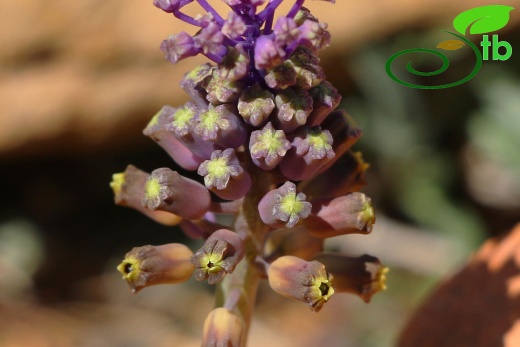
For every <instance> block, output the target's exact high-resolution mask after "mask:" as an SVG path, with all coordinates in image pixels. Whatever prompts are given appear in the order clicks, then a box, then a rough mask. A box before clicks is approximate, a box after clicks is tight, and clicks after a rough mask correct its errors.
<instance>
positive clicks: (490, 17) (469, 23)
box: [386, 5, 514, 89]
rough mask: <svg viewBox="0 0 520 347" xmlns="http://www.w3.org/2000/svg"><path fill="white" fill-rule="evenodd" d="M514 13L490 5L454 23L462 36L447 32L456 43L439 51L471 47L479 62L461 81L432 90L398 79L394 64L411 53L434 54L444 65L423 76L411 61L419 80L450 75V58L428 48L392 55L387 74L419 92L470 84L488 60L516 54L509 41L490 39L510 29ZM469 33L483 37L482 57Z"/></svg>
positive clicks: (446, 44) (442, 45)
mask: <svg viewBox="0 0 520 347" xmlns="http://www.w3.org/2000/svg"><path fill="white" fill-rule="evenodd" d="M512 10H514V7H511V6H505V5H488V6H481V7H476V8H473V9H471V10H467V11H464V12H462V13H461V14H459V15H458V16H457V17H455V19H454V20H453V27H454V28H455V30H456V31H457V32H458V33H454V32H451V31H445V32H446V33H448V34H450V35H451V36H453V37H454V39H451V40H447V41H443V42H441V43H439V44H438V45H437V48H440V49H442V50H445V51H454V50H457V49H460V48H462V47H464V46H468V47H469V48H471V49H472V50H473V52H474V54H475V58H476V62H475V67H474V68H473V70H472V71H471V72H470V73H469V74H468V75H467V76H466V77H464V78H462V79H461V80H458V81H455V82H451V83H446V84H441V85H437V86H428V85H421V84H414V83H409V82H406V81H404V80H402V79H400V78H399V77H397V76H396V75H395V74H394V73H393V72H392V63H393V62H394V60H396V59H397V58H399V57H400V56H402V55H405V54H408V53H417V52H418V53H428V54H433V55H435V56H436V57H438V58H439V59H441V61H442V66H441V67H440V68H438V69H437V70H435V71H431V72H422V71H418V70H416V69H414V68H413V67H412V62H411V61H409V62H408V64H407V65H406V70H407V71H408V72H410V73H412V74H414V75H416V76H426V77H427V76H436V75H439V74H441V73H443V72H444V71H446V70H447V69H448V67H449V65H450V63H449V59H448V57H446V55H445V54H444V53H442V52H440V51H437V50H433V49H427V48H412V49H406V50H404V51H400V52H398V53H396V54H394V55H392V56H391V57H390V58H389V59H388V60H387V61H386V73H387V74H388V76H390V78H392V79H393V80H394V81H396V82H397V83H399V84H402V85H404V86H407V87H410V88H417V89H444V88H451V87H455V86H458V85H460V84H462V83H466V82H467V81H469V80H470V79H472V78H473V77H475V75H476V74H477V73H478V72H479V71H480V68H481V67H482V62H483V61H484V60H489V59H492V60H499V61H505V60H507V59H509V58H511V55H512V54H513V47H511V44H510V43H509V42H506V41H500V40H499V38H498V35H491V36H490V35H488V34H489V33H491V32H493V31H497V30H499V29H502V28H503V27H505V26H506V24H507V23H508V22H509V12H511V11H512ZM468 29H469V34H472V35H483V36H482V41H481V42H480V46H481V47H482V53H481V52H480V49H479V47H477V46H476V45H475V44H474V43H473V42H471V41H470V40H468V39H467V38H466V37H465V35H466V31H467V30H468Z"/></svg>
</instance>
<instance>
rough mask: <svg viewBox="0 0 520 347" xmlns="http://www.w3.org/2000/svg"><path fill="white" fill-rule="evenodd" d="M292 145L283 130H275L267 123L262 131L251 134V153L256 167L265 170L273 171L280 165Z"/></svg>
mask: <svg viewBox="0 0 520 347" xmlns="http://www.w3.org/2000/svg"><path fill="white" fill-rule="evenodd" d="M289 148H291V144H290V142H289V141H287V139H286V138H285V133H284V132H283V131H282V130H275V129H274V128H273V126H272V124H271V123H267V124H266V125H265V126H264V128H263V129H262V130H256V131H253V132H252V133H251V138H250V140H249V151H250V152H251V158H252V159H253V163H255V165H256V166H258V167H260V168H262V169H264V170H272V169H274V168H275V167H276V165H278V164H279V163H280V162H281V161H282V158H283V157H284V155H285V154H286V152H287V150H288V149H289Z"/></svg>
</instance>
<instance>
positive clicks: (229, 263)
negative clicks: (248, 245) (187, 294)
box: [190, 229, 244, 284]
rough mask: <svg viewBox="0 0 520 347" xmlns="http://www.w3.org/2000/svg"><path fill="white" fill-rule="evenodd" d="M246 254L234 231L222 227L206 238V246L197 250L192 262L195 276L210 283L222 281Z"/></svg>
mask: <svg viewBox="0 0 520 347" xmlns="http://www.w3.org/2000/svg"><path fill="white" fill-rule="evenodd" d="M243 256H244V246H243V244H242V241H241V240H240V238H239V236H238V235H237V234H236V233H234V232H233V231H230V230H227V229H220V230H217V231H215V232H214V233H213V234H211V236H210V237H209V238H208V239H207V240H206V242H205V243H204V246H203V247H202V248H201V249H199V250H198V251H197V252H195V255H194V256H193V257H191V259H190V262H191V263H192V264H193V265H195V267H196V269H195V278H196V279H197V280H198V281H204V280H206V279H207V280H208V283H209V284H215V283H218V282H220V281H221V280H222V279H223V278H224V276H226V275H227V274H229V273H232V272H233V270H234V269H235V267H236V266H237V264H238V263H239V262H240V260H242V257H243Z"/></svg>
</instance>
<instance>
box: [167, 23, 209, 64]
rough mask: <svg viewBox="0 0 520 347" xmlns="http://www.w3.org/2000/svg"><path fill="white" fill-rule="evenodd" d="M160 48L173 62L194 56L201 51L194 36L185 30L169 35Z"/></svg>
mask: <svg viewBox="0 0 520 347" xmlns="http://www.w3.org/2000/svg"><path fill="white" fill-rule="evenodd" d="M160 49H161V51H163V52H164V55H165V58H166V59H167V60H169V61H171V62H172V63H173V64H175V63H177V62H178V61H179V60H181V59H184V58H187V57H193V56H196V55H197V54H199V53H200V49H199V48H197V47H195V42H194V41H193V38H192V37H191V36H190V35H189V34H188V33H186V32H184V31H182V32H180V33H178V34H175V35H170V36H168V38H166V40H164V41H163V42H162V43H161V47H160Z"/></svg>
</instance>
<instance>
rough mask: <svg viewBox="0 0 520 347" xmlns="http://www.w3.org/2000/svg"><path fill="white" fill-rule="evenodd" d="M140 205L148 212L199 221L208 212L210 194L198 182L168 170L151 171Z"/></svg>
mask: <svg viewBox="0 0 520 347" xmlns="http://www.w3.org/2000/svg"><path fill="white" fill-rule="evenodd" d="M141 203H142V204H143V206H145V207H147V208H149V209H150V210H159V211H167V212H171V213H174V214H176V215H179V216H181V217H183V218H187V219H200V218H202V217H203V216H204V214H205V213H206V212H208V210H209V206H210V204H211V199H210V194H209V192H208V190H207V189H206V187H204V186H203V185H202V184H200V183H199V182H196V181H194V180H191V179H189V178H186V177H183V176H181V175H179V174H178V173H177V172H175V171H172V170H170V169H168V168H161V169H157V170H154V171H152V174H151V175H150V177H149V178H148V180H147V181H146V185H145V194H144V196H143V198H142V201H141Z"/></svg>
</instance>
